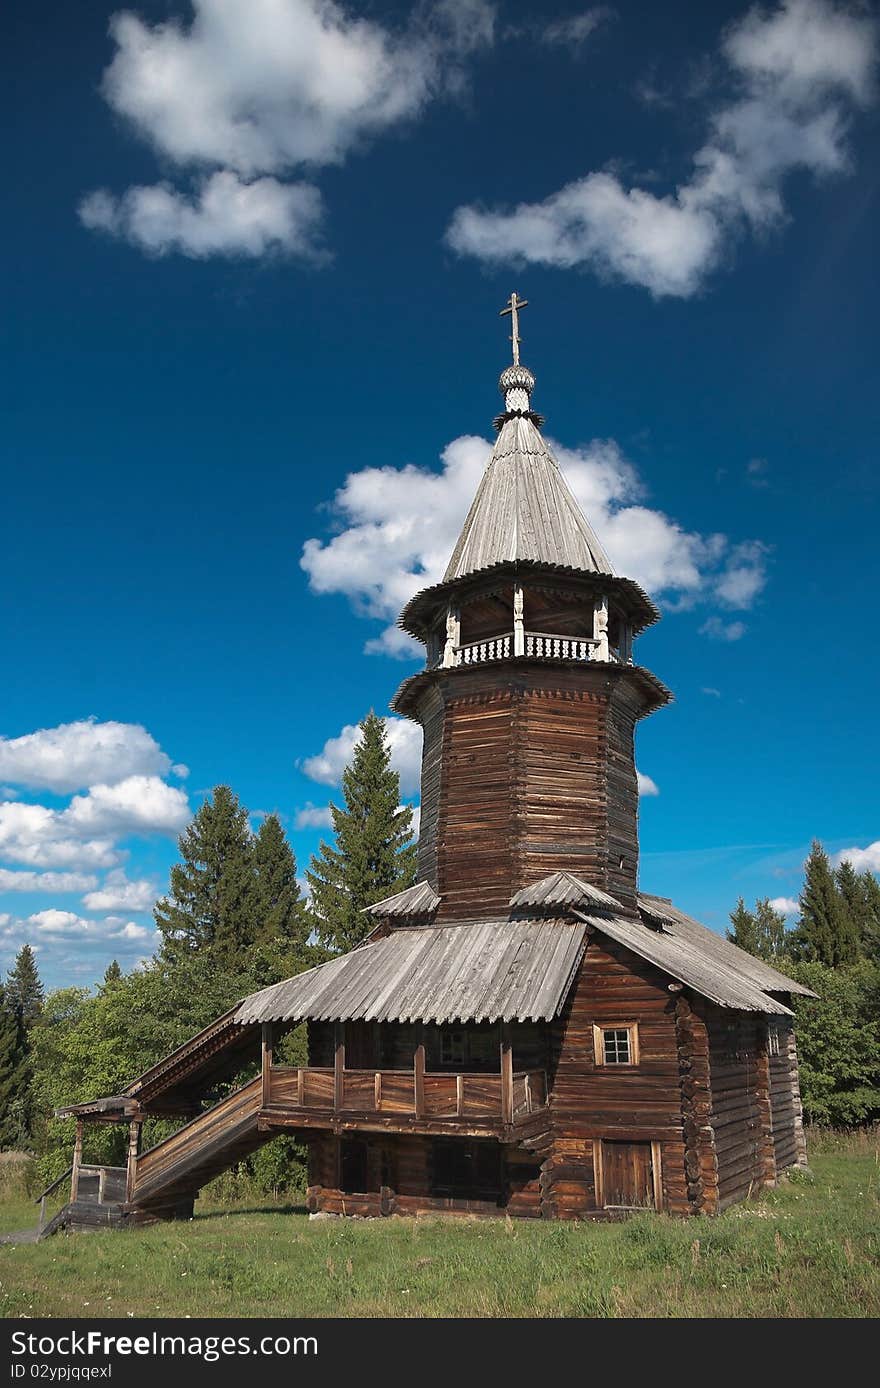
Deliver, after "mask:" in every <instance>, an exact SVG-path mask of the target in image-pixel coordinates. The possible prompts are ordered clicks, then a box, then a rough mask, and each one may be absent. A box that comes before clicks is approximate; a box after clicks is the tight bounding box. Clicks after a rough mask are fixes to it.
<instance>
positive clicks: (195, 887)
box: [153, 786, 257, 969]
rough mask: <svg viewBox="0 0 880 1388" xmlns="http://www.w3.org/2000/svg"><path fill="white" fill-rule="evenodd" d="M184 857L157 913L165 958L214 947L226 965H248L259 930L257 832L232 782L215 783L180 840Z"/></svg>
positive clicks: (215, 955)
mask: <svg viewBox="0 0 880 1388" xmlns="http://www.w3.org/2000/svg"><path fill="white" fill-rule="evenodd" d="M178 846H179V849H180V856H181V858H182V860H183V861H182V862H180V863H176V864H175V865H174V867H173V868H172V869H171V890H170V891H169V893H168V895H167V896H166V897H163V898H162V900H161V901H158V902H157V903H156V906H155V908H154V911H153V915H154V918H155V921H156V925H157V926H158V928H159V931H160V933H161V935H162V948H161V953H162V958H163V960H164V961H165V962H166V963H169V964H175V963H178V962H181V961H182V960H185V959H186V958H187V957H191V956H192V955H193V954H194V953H196V952H202V951H205V950H209V951H210V952H211V955H212V956H213V958H214V959H215V961H216V963H217V965H218V966H219V967H221V968H223V969H236V968H241V967H244V966H246V964H247V959H248V951H249V950H250V948H251V946H252V945H253V943H254V940H255V938H256V932H257V899H256V883H255V876H254V853H253V835H252V833H251V830H250V824H249V822H248V813H247V810H246V809H244V807H243V806H242V805H241V804H239V800H238V796H237V795H235V794H234V793H233V791H232V790H230V788H229V786H215V787H214V792H213V795H212V796H211V797H210V798H209V799H208V800H206V801H205V803H204V804H203V805H202V806H201V808H200V809H199V810H198V812H197V813H196V815H195V817H194V819H193V820H192V823H191V824H190V825H189V828H188V829H185V830H184V832H183V833H182V834H181V836H180V839H179V841H178Z"/></svg>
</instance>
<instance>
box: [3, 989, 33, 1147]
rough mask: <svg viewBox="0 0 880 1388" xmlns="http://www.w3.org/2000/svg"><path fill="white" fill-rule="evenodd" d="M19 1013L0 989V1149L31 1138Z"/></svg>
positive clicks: (25, 1067) (27, 1080) (27, 1076)
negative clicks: (29, 1135)
mask: <svg viewBox="0 0 880 1388" xmlns="http://www.w3.org/2000/svg"><path fill="white" fill-rule="evenodd" d="M22 1038H23V1027H22V1023H21V1021H20V1019H19V1017H18V1015H17V1010H16V1008H15V1007H13V1006H12V1005H11V1003H10V1001H9V998H8V995H7V993H6V990H5V989H4V988H2V987H0V1149H4V1150H5V1149H7V1148H9V1147H18V1146H20V1145H21V1144H22V1143H24V1142H26V1141H27V1138H28V1127H29V1121H28V1117H29V1115H28V1109H29V1104H28V1094H29V1089H30V1084H29V1079H30V1076H29V1070H28V1064H27V1058H26V1055H25V1053H24V1047H23V1045H22Z"/></svg>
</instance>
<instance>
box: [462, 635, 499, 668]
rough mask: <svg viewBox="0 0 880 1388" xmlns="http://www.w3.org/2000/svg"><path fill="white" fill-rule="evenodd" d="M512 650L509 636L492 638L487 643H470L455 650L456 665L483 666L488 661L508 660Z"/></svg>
mask: <svg viewBox="0 0 880 1388" xmlns="http://www.w3.org/2000/svg"><path fill="white" fill-rule="evenodd" d="M511 649H512V642H511V638H510V637H509V636H492V637H490V638H489V640H487V641H469V642H468V644H467V645H465V646H457V647H456V649H455V663H456V665H481V664H482V663H483V662H484V661H486V660H507V659H508V658H509V656H510V652H511Z"/></svg>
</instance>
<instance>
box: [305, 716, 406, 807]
mask: <svg viewBox="0 0 880 1388" xmlns="http://www.w3.org/2000/svg"><path fill="white" fill-rule="evenodd" d="M385 731H386V734H387V739H388V745H389V747H390V748H391V765H392V766H393V767H394V770H395V771H396V772H397V773H398V774H399V776H400V791H401V794H402V795H414V794H416V793H417V792H418V790H419V784H420V781H421V773H422V730H421V728H420V727H419V726H418V724H417V723H412V722H410V720H409V719H408V718H395V717H393V716H392V717H388V718H386V719H385ZM359 735H360V729H359V728H358V727H357V726H356V725H355V724H354V723H347V724H346V725H345V727H344V728H343V729H342V731H341V732H340V733H339V734H338V735H337V736H336V737H331V738H328V739H327V741H326V742H325V743H324V746H323V747H322V749H321V751H320V752H317V753H316V754H315V756H313V757H306V759H305V761H304V762H303V763H302V770H303V771H304V772H305V774H306V776H308V777H309V778H310V779H311V780H313V781H318V782H319V783H320V784H321V785H326V786H338V785H339V784H340V783H341V781H342V773H343V771H344V770H345V768H346V766H347V765H348V763H349V762H350V761H351V757H352V753H353V751H354V746H355V743H356V742H357V740H358V737H359Z"/></svg>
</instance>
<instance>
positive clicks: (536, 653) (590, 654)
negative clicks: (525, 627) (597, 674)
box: [432, 631, 632, 667]
mask: <svg viewBox="0 0 880 1388" xmlns="http://www.w3.org/2000/svg"><path fill="white" fill-rule="evenodd" d="M599 644H600V643H599V642H598V640H597V639H596V638H595V637H594V636H565V635H563V634H561V633H555V632H549V631H526V632H524V633H523V651H522V653H523V654H524V655H526V656H530V657H531V658H532V659H535V660H577V661H587V660H596V659H598V656H597V654H596V651H597V649H598V647H599ZM514 654H515V642H514V639H513V637H512V636H510V635H504V636H490V637H487V638H485V639H484V640H482V641H467V642H465V643H463V644H462V645H460V646H456V647H455V648H454V652H453V663H454V664H455V665H457V666H459V665H485V664H486V663H487V662H488V661H493V660H509V659H510V658H511V656H513V655H514ZM606 658H607V659H608V660H609V661H611V662H612V663H613V664H632V659H631V657H629V658H624V656H623V655H621V653H620V651H618V650H617V649H616V647H614V646H612V647H610V648H609V650H608V653H607V657H606ZM442 663H443V653H442V651H437V652H435V654H434V656H433V657H432V667H433V666H437V665H441V664H442Z"/></svg>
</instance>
